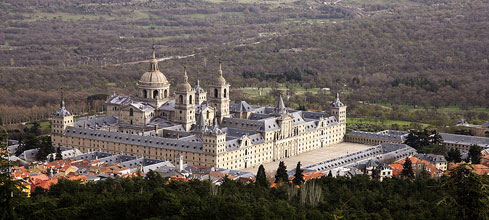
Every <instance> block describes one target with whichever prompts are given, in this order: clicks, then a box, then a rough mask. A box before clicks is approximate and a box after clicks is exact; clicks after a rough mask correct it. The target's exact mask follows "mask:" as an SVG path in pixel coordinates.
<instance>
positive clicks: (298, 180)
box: [292, 161, 304, 185]
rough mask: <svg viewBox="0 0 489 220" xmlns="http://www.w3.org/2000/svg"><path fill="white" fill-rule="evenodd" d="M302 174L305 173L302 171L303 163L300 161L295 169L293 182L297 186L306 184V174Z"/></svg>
mask: <svg viewBox="0 0 489 220" xmlns="http://www.w3.org/2000/svg"><path fill="white" fill-rule="evenodd" d="M302 172H304V171H303V170H302V169H301V162H300V161H299V162H298V163H297V167H296V168H295V174H294V180H292V182H293V183H294V184H295V185H301V184H302V183H303V182H304V174H302Z"/></svg>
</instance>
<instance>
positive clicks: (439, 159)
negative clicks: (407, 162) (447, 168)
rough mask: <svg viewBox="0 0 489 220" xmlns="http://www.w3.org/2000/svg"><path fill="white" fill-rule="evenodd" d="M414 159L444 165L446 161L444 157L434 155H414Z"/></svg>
mask: <svg viewBox="0 0 489 220" xmlns="http://www.w3.org/2000/svg"><path fill="white" fill-rule="evenodd" d="M414 156H415V157H417V158H419V159H421V160H427V161H430V162H432V163H446V162H447V160H446V159H445V157H444V156H442V155H436V154H415V155H414Z"/></svg>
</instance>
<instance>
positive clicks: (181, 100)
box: [180, 95, 183, 104]
mask: <svg viewBox="0 0 489 220" xmlns="http://www.w3.org/2000/svg"><path fill="white" fill-rule="evenodd" d="M180 104H183V95H180Z"/></svg>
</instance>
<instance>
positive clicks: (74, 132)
mask: <svg viewBox="0 0 489 220" xmlns="http://www.w3.org/2000/svg"><path fill="white" fill-rule="evenodd" d="M65 135H66V136H68V137H70V136H72V137H83V138H87V139H95V140H101V141H109V142H115V143H124V144H132V145H139V146H148V147H149V146H151V147H159V148H164V149H172V150H180V151H189V152H202V153H203V151H202V143H199V142H191V141H183V140H177V139H171V138H162V137H151V136H140V135H134V134H125V133H119V132H109V131H104V130H93V129H83V128H75V127H68V128H67V129H66V132H65Z"/></svg>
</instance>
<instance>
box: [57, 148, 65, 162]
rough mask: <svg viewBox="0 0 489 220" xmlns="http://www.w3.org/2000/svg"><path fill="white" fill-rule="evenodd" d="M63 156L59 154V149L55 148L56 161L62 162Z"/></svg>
mask: <svg viewBox="0 0 489 220" xmlns="http://www.w3.org/2000/svg"><path fill="white" fill-rule="evenodd" d="M62 159H63V155H62V154H61V147H57V148H56V160H62Z"/></svg>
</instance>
